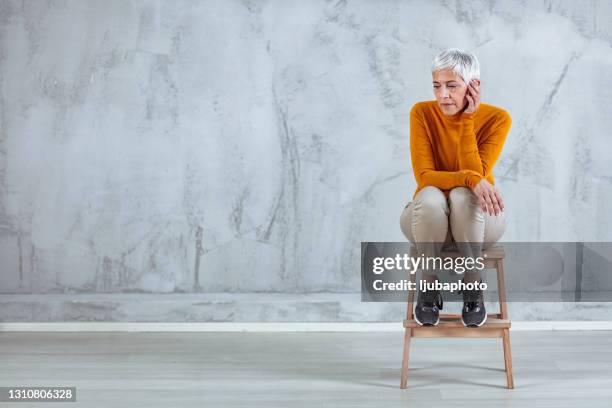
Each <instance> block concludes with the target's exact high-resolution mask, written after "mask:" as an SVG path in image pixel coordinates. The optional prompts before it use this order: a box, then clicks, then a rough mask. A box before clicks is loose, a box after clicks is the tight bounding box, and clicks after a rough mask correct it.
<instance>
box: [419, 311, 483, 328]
mask: <svg viewBox="0 0 612 408" xmlns="http://www.w3.org/2000/svg"><path fill="white" fill-rule="evenodd" d="M415 317H416V316H415ZM486 321H487V315H486V314H485V318H484V320H483V321H482V322H481V323H480V324H478V325H476V327H480V326H482V325H483V324H485V322H486ZM461 323H463V325H464V326H465V327H474V326H468V325H467V324H465V322H464V321H463V316H462V317H461Z"/></svg>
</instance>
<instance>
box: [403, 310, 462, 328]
mask: <svg viewBox="0 0 612 408" xmlns="http://www.w3.org/2000/svg"><path fill="white" fill-rule="evenodd" d="M414 320H415V321H416V322H417V323H418V324H419V326H425V325H424V324H423V323H421V322H420V320H419V319H418V318H417V316H416V313H415V314H414ZM438 323H440V316H438V320H437V321H436V322H435V323H434V324H432V325H429V324H428V325H427V326H437V325H438ZM464 324H465V323H464Z"/></svg>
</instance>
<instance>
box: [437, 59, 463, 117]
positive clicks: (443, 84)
mask: <svg viewBox="0 0 612 408" xmlns="http://www.w3.org/2000/svg"><path fill="white" fill-rule="evenodd" d="M432 78H433V88H434V95H435V97H436V101H437V102H438V106H439V107H440V109H441V110H442V113H444V114H445V115H449V116H451V115H454V114H456V113H458V112H459V111H461V110H463V108H464V107H465V105H466V104H467V98H466V97H465V94H466V92H467V84H466V83H465V82H463V79H461V77H460V76H458V75H457V74H455V73H454V72H453V71H451V70H450V69H443V70H440V71H434V72H433V73H432Z"/></svg>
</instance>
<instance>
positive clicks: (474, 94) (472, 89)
mask: <svg viewBox="0 0 612 408" xmlns="http://www.w3.org/2000/svg"><path fill="white" fill-rule="evenodd" d="M465 97H466V98H467V100H468V106H467V108H466V109H465V113H474V112H476V109H478V106H479V105H480V80H478V79H472V80H471V81H470V83H469V84H468V88H467V92H466V94H465Z"/></svg>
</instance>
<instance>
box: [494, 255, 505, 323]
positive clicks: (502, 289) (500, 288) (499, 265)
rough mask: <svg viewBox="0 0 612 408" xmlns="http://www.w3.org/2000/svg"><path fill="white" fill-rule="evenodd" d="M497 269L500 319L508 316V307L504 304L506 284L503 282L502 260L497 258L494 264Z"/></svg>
mask: <svg viewBox="0 0 612 408" xmlns="http://www.w3.org/2000/svg"><path fill="white" fill-rule="evenodd" d="M495 266H496V269H497V294H498V296H499V314H500V315H501V318H502V319H507V318H508V307H507V305H506V285H505V282H504V260H503V259H499V260H498V261H497V264H496V265H495Z"/></svg>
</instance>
